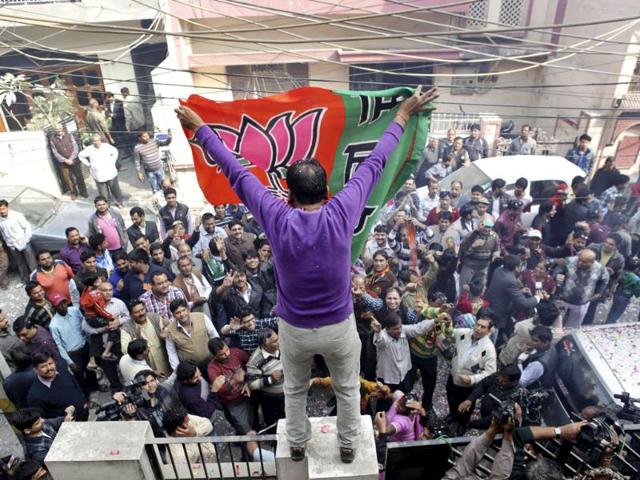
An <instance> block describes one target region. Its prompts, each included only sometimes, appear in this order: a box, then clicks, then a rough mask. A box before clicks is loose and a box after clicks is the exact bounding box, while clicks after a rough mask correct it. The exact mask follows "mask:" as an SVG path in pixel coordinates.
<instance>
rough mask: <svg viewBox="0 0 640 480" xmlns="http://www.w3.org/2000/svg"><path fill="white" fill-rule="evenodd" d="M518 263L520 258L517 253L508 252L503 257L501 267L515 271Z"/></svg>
mask: <svg viewBox="0 0 640 480" xmlns="http://www.w3.org/2000/svg"><path fill="white" fill-rule="evenodd" d="M519 265H520V258H519V257H518V256H517V255H512V254H509V255H507V256H506V257H504V263H503V267H504V269H505V270H509V271H511V272H513V271H515V269H516V268H518V266H519Z"/></svg>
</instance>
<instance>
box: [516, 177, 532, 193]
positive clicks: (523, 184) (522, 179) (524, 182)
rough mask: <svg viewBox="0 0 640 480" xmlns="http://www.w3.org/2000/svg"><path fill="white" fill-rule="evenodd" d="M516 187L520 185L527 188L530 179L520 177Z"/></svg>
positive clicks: (523, 188)
mask: <svg viewBox="0 0 640 480" xmlns="http://www.w3.org/2000/svg"><path fill="white" fill-rule="evenodd" d="M515 185H516V187H520V188H521V189H522V190H525V189H526V188H527V187H528V186H529V180H527V179H526V178H524V177H520V178H519V179H517V180H516V183H515Z"/></svg>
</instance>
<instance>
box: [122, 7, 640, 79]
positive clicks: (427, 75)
mask: <svg viewBox="0 0 640 480" xmlns="http://www.w3.org/2000/svg"><path fill="white" fill-rule="evenodd" d="M133 1H134V2H136V3H142V2H141V1H140V0H133ZM177 1H179V0H177ZM219 1H222V2H224V3H227V4H232V5H235V6H238V5H240V6H246V3H245V2H241V1H239V0H219ZM194 7H195V8H197V9H200V10H203V11H209V12H210V13H217V12H213V11H212V10H211V9H207V8H205V7H199V6H194ZM149 8H152V9H156V7H151V6H149ZM249 8H253V9H254V10H258V11H262V7H253V6H249ZM158 10H159V11H162V10H160V9H158ZM266 10H273V9H266ZM164 13H165V14H166V15H168V16H171V17H173V18H176V19H178V20H181V21H186V22H187V23H190V24H193V25H197V26H201V27H207V26H206V25H203V24H201V23H199V22H194V21H192V20H189V19H185V18H183V17H180V16H178V15H174V14H171V13H168V12H164ZM219 14H220V13H218V15H219ZM223 16H224V14H223ZM248 21H250V20H248ZM639 21H640V20H638V19H636V20H635V21H634V22H630V23H629V24H627V25H623V26H621V27H618V28H617V29H613V30H612V31H611V32H615V33H611V32H607V33H604V34H601V35H599V36H598V37H602V36H606V35H608V34H610V33H611V34H612V35H614V36H615V35H617V34H618V33H619V32H624V31H625V30H627V29H628V28H631V27H632V26H633V25H634V24H635V23H637V22H639ZM250 22H251V23H258V22H253V21H250ZM258 24H259V23H258ZM283 33H288V32H283ZM596 38H597V37H596ZM320 43H323V42H320ZM582 43H586V41H583V42H578V44H582ZM578 44H576V45H578ZM331 46H334V47H336V48H349V47H344V46H342V45H331ZM445 47H446V46H445ZM452 48H456V47H452ZM589 48H590V47H589ZM589 48H587V49H589ZM351 49H353V48H351ZM356 50H357V49H356ZM286 53H288V54H292V52H291V51H286ZM382 53H386V54H390V55H398V56H402V57H405V58H406V57H409V58H413V59H420V60H422V61H424V60H426V58H425V57H424V56H421V57H417V56H411V55H405V54H396V53H392V52H388V51H386V52H382ZM295 55H299V52H295ZM574 55H575V54H569V55H566V56H564V57H560V58H556V59H553V60H548V61H546V62H542V63H540V62H530V61H524V60H520V62H522V63H527V64H529V65H530V67H523V68H521V69H512V70H508V71H500V72H486V73H483V72H478V73H468V74H465V73H461V74H437V73H421V74H415V73H408V74H407V73H402V74H398V73H396V72H388V71H384V72H383V71H381V70H379V69H372V68H369V67H364V66H362V65H358V66H355V65H354V66H353V67H354V68H358V69H361V70H366V71H372V72H375V73H386V74H389V75H401V76H412V77H413V76H416V77H420V78H437V77H448V78H449V77H485V76H494V75H506V74H510V73H519V72H522V71H526V70H529V69H531V68H539V67H540V66H551V67H552V68H562V69H567V70H570V71H576V70H580V71H587V70H588V69H579V68H578V67H569V66H561V65H554V64H555V63H556V62H558V61H561V60H565V59H567V58H571V57H572V56H574ZM490 56H493V55H490ZM500 59H502V60H505V59H508V57H500ZM314 60H317V59H314ZM321 61H322V62H324V63H334V64H337V65H344V64H343V63H342V62H337V61H332V60H328V59H322V60H321ZM515 61H518V60H515ZM589 71H591V72H592V73H602V74H606V75H610V74H611V73H610V72H606V71H593V70H589Z"/></svg>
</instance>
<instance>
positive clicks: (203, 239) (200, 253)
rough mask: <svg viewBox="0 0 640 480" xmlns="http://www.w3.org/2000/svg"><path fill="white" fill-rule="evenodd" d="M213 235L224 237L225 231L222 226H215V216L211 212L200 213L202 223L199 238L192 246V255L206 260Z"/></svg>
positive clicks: (225, 236) (209, 253)
mask: <svg viewBox="0 0 640 480" xmlns="http://www.w3.org/2000/svg"><path fill="white" fill-rule="evenodd" d="M214 237H218V238H222V239H225V238H227V232H226V231H225V230H224V228H220V227H218V226H216V217H215V215H214V214H213V213H211V212H206V213H203V214H202V225H200V239H199V240H198V243H196V244H195V245H194V247H193V252H192V253H193V256H194V257H198V258H202V259H203V260H205V261H206V260H208V259H209V256H210V255H211V252H210V251H209V243H210V242H211V240H213V238H214Z"/></svg>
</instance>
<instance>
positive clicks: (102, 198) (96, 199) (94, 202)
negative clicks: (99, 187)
mask: <svg viewBox="0 0 640 480" xmlns="http://www.w3.org/2000/svg"><path fill="white" fill-rule="evenodd" d="M98 202H107V205H108V204H109V200H107V197H105V196H103V195H98V196H97V197H96V198H94V199H93V204H94V205H95V204H96V203H98Z"/></svg>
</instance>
